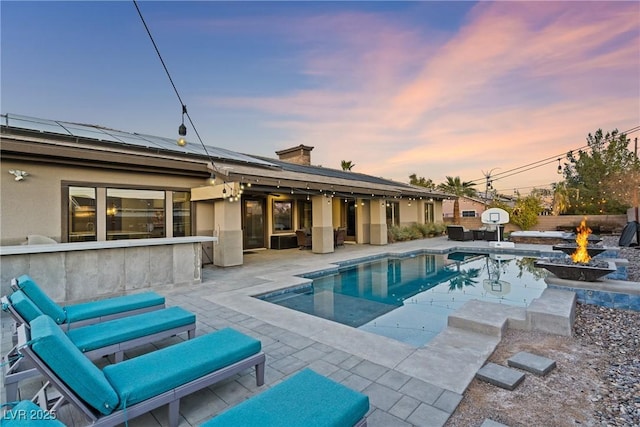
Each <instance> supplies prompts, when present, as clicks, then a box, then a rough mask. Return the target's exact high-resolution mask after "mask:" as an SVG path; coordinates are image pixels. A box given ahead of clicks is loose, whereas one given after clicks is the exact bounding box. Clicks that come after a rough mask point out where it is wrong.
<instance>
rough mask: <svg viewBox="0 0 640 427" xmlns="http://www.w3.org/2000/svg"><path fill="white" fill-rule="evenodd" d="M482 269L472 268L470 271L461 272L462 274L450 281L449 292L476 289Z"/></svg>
mask: <svg viewBox="0 0 640 427" xmlns="http://www.w3.org/2000/svg"><path fill="white" fill-rule="evenodd" d="M481 271H482V269H480V268H470V269H468V270H462V271H460V274H459V275H458V276H456V277H454V278H453V279H451V280H450V281H449V291H455V290H456V289H463V288H465V287H466V286H471V287H475V286H476V285H477V284H478V281H477V280H476V279H477V278H478V276H479V275H480V272H481Z"/></svg>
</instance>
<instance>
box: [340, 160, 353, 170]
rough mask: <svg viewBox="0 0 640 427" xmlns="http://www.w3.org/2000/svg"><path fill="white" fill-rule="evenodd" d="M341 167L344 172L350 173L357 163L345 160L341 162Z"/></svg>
mask: <svg viewBox="0 0 640 427" xmlns="http://www.w3.org/2000/svg"><path fill="white" fill-rule="evenodd" d="M340 165H341V166H342V170H343V171H350V170H351V169H353V167H354V166H355V163H353V162H352V161H351V160H343V161H341V162H340Z"/></svg>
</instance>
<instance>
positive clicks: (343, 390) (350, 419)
mask: <svg viewBox="0 0 640 427" xmlns="http://www.w3.org/2000/svg"><path fill="white" fill-rule="evenodd" d="M367 411H369V397H367V396H366V395H364V394H362V393H359V392H357V391H355V390H351V389H350V388H348V387H345V386H343V385H342V384H339V383H337V382H335V381H333V380H331V379H329V378H327V377H324V376H322V375H320V374H318V373H316V372H314V371H312V370H311V369H308V368H307V369H303V370H302V371H300V372H298V373H297V374H295V375H294V376H292V377H290V378H289V379H287V380H285V381H283V382H281V383H280V384H278V385H276V386H275V387H272V388H271V389H269V390H267V391H265V392H263V393H261V394H259V395H257V396H254V397H252V398H250V399H248V400H245V401H244V402H242V403H240V404H238V405H236V406H234V407H233V408H231V409H229V410H227V411H225V412H223V413H222V414H220V415H217V416H216V417H214V418H212V419H211V420H209V421H207V422H206V423H204V424H202V426H201V427H218V426H220V427H244V426H262V427H281V426H287V427H292V426H315V427H348V426H358V427H364V426H366V425H367V420H366V418H365V415H366V414H367Z"/></svg>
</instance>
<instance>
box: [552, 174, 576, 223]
mask: <svg viewBox="0 0 640 427" xmlns="http://www.w3.org/2000/svg"><path fill="white" fill-rule="evenodd" d="M570 203H571V201H570V199H569V189H568V188H567V183H566V182H564V181H562V182H557V183H555V184H553V205H552V207H551V213H552V214H553V215H556V216H558V215H562V214H563V213H565V212H566V211H567V210H568V209H569V205H570Z"/></svg>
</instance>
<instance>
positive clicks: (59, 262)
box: [0, 236, 213, 304]
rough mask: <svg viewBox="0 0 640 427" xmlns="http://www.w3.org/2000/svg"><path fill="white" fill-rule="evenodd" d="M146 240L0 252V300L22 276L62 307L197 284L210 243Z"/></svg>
mask: <svg viewBox="0 0 640 427" xmlns="http://www.w3.org/2000/svg"><path fill="white" fill-rule="evenodd" d="M145 240H146V241H143V240H140V241H132V240H129V241H109V242H83V243H60V244H56V245H34V246H13V247H7V246H5V247H2V248H0V251H1V252H0V255H2V256H1V257H0V268H1V272H0V277H1V280H2V284H1V288H0V289H1V291H2V295H6V294H8V293H10V292H11V290H10V283H11V279H12V278H14V277H18V276H21V275H23V274H27V275H29V276H30V277H31V278H32V279H33V280H35V281H36V283H38V284H39V285H40V286H41V287H42V289H43V290H44V291H45V292H46V293H47V295H49V296H50V297H51V298H52V299H53V300H54V301H58V302H64V303H65V304H69V303H75V302H81V301H87V300H91V299H95V298H104V297H111V296H115V295H122V294H126V293H131V292H136V291H143V290H145V291H151V290H154V289H160V288H163V287H164V288H166V287H169V286H185V285H192V284H197V283H200V282H201V280H202V276H201V273H202V243H203V242H210V241H212V240H213V238H207V237H197V236H196V237H190V238H189V237H187V238H167V239H145ZM162 243H164V244H162Z"/></svg>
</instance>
